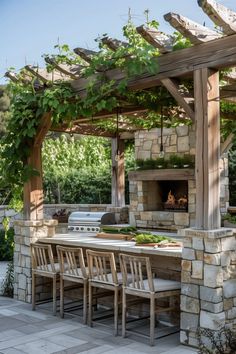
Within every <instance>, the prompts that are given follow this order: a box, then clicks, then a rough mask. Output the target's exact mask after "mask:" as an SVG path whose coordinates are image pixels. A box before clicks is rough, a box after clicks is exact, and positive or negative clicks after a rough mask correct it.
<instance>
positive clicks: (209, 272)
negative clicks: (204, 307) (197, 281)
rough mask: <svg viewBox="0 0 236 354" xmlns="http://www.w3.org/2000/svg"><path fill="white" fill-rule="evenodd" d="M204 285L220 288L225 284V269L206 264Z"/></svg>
mask: <svg viewBox="0 0 236 354" xmlns="http://www.w3.org/2000/svg"><path fill="white" fill-rule="evenodd" d="M204 285H205V286H208V287H209V288H218V287H220V286H222V285H223V270H222V268H221V267H220V266H215V265H208V264H206V265H205V266H204Z"/></svg>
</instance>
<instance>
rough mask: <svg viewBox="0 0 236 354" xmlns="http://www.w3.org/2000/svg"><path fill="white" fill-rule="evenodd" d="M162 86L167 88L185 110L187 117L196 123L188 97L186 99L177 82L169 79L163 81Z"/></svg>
mask: <svg viewBox="0 0 236 354" xmlns="http://www.w3.org/2000/svg"><path fill="white" fill-rule="evenodd" d="M161 82H162V84H163V85H164V86H165V87H166V89H167V90H168V91H169V92H170V94H171V95H172V96H173V97H174V99H175V100H176V102H177V103H178V104H179V105H180V106H181V107H182V108H183V109H184V110H185V112H186V114H187V116H189V118H191V119H192V120H193V121H194V118H195V117H194V111H193V110H192V108H191V106H190V105H189V104H188V102H187V100H186V97H184V96H183V95H182V94H181V93H180V91H179V87H178V85H177V83H176V82H174V81H173V80H171V79H169V78H167V79H163V80H161Z"/></svg>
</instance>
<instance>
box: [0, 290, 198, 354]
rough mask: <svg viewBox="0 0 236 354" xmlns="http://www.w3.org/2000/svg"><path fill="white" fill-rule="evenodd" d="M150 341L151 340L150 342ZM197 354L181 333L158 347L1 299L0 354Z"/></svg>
mask: <svg viewBox="0 0 236 354" xmlns="http://www.w3.org/2000/svg"><path fill="white" fill-rule="evenodd" d="M146 341H147V340H146ZM123 352H125V354H135V353H137V354H139V353H155V354H160V353H165V354H196V353H197V351H196V350H194V349H191V348H187V347H184V346H182V345H179V333H175V334H172V335H169V336H166V337H163V338H161V339H157V341H156V345H155V347H150V346H149V345H148V343H147V344H146V343H145V339H143V338H140V337H139V338H138V337H135V338H134V336H129V337H128V338H122V337H120V336H118V337H114V336H113V335H112V329H109V328H104V327H101V326H99V325H97V326H96V327H94V328H90V327H88V326H85V325H83V324H81V323H80V322H79V320H78V318H65V319H61V318H60V317H59V316H57V317H54V316H53V315H52V314H51V313H50V312H49V311H47V310H45V309H42V308H40V309H37V311H31V305H30V304H26V303H23V302H19V301H16V300H13V299H9V298H6V297H0V353H7V354H17V353H18V354H20V353H29V354H32V353H34V354H47V353H58V354H59V353H60V354H62V353H66V354H75V353H84V354H85V353H87V354H99V353H106V354H118V353H123Z"/></svg>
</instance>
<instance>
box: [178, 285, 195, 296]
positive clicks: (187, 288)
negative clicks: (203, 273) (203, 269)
mask: <svg viewBox="0 0 236 354" xmlns="http://www.w3.org/2000/svg"><path fill="white" fill-rule="evenodd" d="M181 294H183V295H186V296H190V297H194V298H197V299H198V298H199V286H198V285H195V284H181Z"/></svg>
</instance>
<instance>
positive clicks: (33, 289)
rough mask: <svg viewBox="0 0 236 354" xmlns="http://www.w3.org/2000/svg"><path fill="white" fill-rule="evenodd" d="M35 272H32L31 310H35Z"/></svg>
mask: <svg viewBox="0 0 236 354" xmlns="http://www.w3.org/2000/svg"><path fill="white" fill-rule="evenodd" d="M35 277H36V276H35V274H34V273H32V310H33V311H34V310H35V282H36V279H35Z"/></svg>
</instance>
